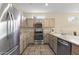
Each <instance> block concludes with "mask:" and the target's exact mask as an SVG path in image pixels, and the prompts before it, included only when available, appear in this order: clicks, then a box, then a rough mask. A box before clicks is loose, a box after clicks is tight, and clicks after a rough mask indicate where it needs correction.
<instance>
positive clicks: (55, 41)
mask: <svg viewBox="0 0 79 59" xmlns="http://www.w3.org/2000/svg"><path fill="white" fill-rule="evenodd" d="M53 42H54V43H53V50H54V52H55V53H57V37H55V36H53Z"/></svg>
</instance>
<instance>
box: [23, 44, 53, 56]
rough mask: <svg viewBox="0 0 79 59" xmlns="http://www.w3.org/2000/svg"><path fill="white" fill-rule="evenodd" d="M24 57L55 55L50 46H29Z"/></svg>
mask: <svg viewBox="0 0 79 59" xmlns="http://www.w3.org/2000/svg"><path fill="white" fill-rule="evenodd" d="M23 55H54V52H53V51H52V50H51V49H50V47H49V46H48V45H29V46H28V47H27V48H26V50H25V51H24V53H23Z"/></svg>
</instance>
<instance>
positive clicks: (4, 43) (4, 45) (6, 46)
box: [0, 36, 10, 54]
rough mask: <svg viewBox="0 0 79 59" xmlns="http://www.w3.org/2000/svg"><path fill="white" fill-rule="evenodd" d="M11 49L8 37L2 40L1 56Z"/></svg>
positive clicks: (0, 40) (0, 43)
mask: <svg viewBox="0 0 79 59" xmlns="http://www.w3.org/2000/svg"><path fill="white" fill-rule="evenodd" d="M9 49H10V47H9V40H8V39H7V36H6V37H4V38H2V39H0V54H3V53H5V52H6V51H8V50H9Z"/></svg>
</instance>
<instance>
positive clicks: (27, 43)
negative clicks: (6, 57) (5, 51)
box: [12, 3, 79, 55]
mask: <svg viewBox="0 0 79 59" xmlns="http://www.w3.org/2000/svg"><path fill="white" fill-rule="evenodd" d="M12 5H13V6H14V7H15V8H16V9H17V10H18V11H19V12H20V14H21V19H20V28H18V30H17V31H19V29H20V32H19V33H20V34H17V35H19V38H18V39H19V40H18V42H19V50H20V51H19V53H18V54H19V55H79V30H78V29H79V23H78V22H79V9H78V6H79V3H19V4H17V3H14V4H12ZM16 24H17V23H16ZM17 27H18V26H17ZM15 55H17V54H16V53H15Z"/></svg>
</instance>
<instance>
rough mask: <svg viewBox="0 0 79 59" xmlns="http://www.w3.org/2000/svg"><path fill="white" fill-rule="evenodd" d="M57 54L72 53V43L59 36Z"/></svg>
mask: <svg viewBox="0 0 79 59" xmlns="http://www.w3.org/2000/svg"><path fill="white" fill-rule="evenodd" d="M57 55H71V43H69V42H67V41H65V40H63V39H60V38H58V42H57Z"/></svg>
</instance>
